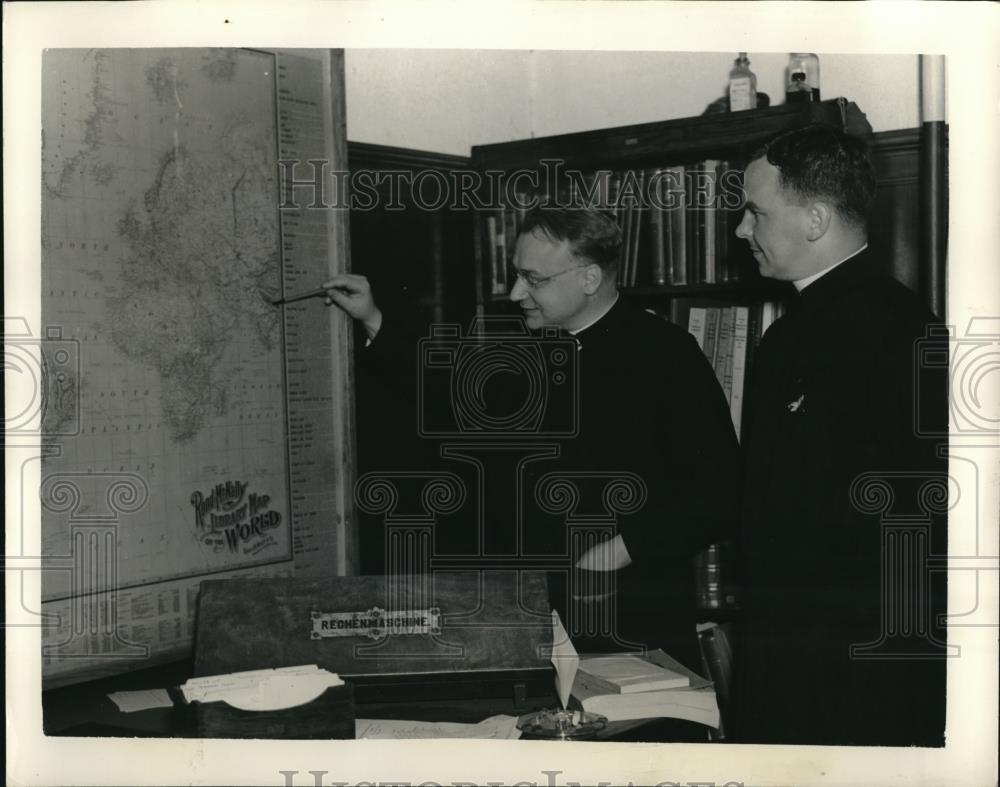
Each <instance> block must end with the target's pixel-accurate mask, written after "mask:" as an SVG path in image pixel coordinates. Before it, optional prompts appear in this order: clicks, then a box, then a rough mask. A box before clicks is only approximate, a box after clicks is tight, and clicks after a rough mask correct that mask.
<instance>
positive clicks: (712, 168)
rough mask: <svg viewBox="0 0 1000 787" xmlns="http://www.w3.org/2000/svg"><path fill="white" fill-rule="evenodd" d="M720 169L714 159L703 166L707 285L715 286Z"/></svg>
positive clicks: (716, 275) (704, 244) (704, 243)
mask: <svg viewBox="0 0 1000 787" xmlns="http://www.w3.org/2000/svg"><path fill="white" fill-rule="evenodd" d="M718 167H719V162H718V161H715V160H714V159H709V160H707V161H706V162H705V163H704V165H703V176H702V177H703V181H704V192H705V193H704V205H703V206H702V212H703V222H702V224H703V226H704V228H705V234H704V237H703V238H702V241H703V243H702V254H703V256H704V257H705V263H704V267H705V283H706V284H715V283H716V282H717V281H718V280H719V279H718V271H717V270H716V259H715V224H716V221H717V220H718V219H717V218H716V214H717V212H718V211H717V210H716V205H715V203H716V180H715V179H716V175H717V170H718Z"/></svg>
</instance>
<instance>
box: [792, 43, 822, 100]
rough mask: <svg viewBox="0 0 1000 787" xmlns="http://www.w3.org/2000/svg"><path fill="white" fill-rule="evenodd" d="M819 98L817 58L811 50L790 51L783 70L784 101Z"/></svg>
mask: <svg viewBox="0 0 1000 787" xmlns="http://www.w3.org/2000/svg"><path fill="white" fill-rule="evenodd" d="M819 100H820V99H819V58H818V57H816V55H814V54H813V53H812V52H792V53H791V55H790V56H789V58H788V68H787V69H786V71H785V103H786V104H803V103H807V102H809V101H819Z"/></svg>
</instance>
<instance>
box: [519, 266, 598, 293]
mask: <svg viewBox="0 0 1000 787" xmlns="http://www.w3.org/2000/svg"><path fill="white" fill-rule="evenodd" d="M586 267H587V266H586V265H574V266H573V267H572V268H567V269H566V270H564V271H559V272H558V273H553V274H552V275H551V276H536V275H535V274H534V273H525V272H524V271H522V270H518V269H517V268H512V269H511V270H513V272H514V276H515V277H516V278H518V279H520V280H521V281H523V282H524V284H525V286H526V287H527V288H528V289H529V290H537V289H538V288H539V287H541V286H542V285H543V284H545V282H547V281H552V280H553V279H555V278H557V277H559V276H562V275H563V274H564V273H569V272H570V271H575V270H579V269H580V268H586Z"/></svg>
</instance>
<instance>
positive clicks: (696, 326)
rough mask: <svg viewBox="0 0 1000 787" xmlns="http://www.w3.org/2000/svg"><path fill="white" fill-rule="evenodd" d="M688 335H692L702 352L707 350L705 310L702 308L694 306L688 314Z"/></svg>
mask: <svg viewBox="0 0 1000 787" xmlns="http://www.w3.org/2000/svg"><path fill="white" fill-rule="evenodd" d="M687 329H688V333H690V334H691V335H692V336H693V337H694V338H695V341H696V342H698V346H699V347H701V349H702V351H703V352H704V350H705V309H704V308H703V307H701V306H692V307H691V311H690V312H689V313H688V325H687Z"/></svg>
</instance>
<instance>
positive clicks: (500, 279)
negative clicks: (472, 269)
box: [494, 207, 507, 295]
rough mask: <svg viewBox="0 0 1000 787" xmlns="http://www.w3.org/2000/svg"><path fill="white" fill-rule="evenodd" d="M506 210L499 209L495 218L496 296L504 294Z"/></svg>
mask: <svg viewBox="0 0 1000 787" xmlns="http://www.w3.org/2000/svg"><path fill="white" fill-rule="evenodd" d="M506 213H507V211H506V209H505V208H503V207H501V208H500V215H499V217H498V218H497V222H496V224H497V234H496V240H495V243H496V249H497V266H498V267H497V279H496V282H497V284H496V288H495V290H494V291H495V293H496V294H497V295H503V293H504V283H505V274H506V270H507V230H506V229H505V226H506V218H505V216H506Z"/></svg>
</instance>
